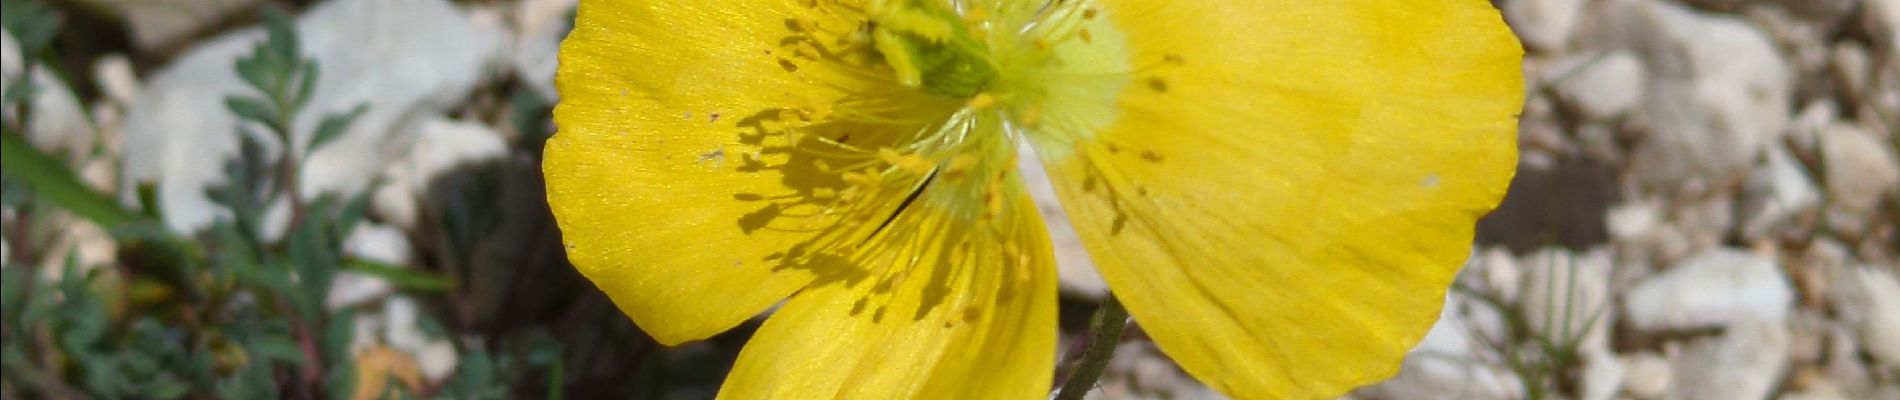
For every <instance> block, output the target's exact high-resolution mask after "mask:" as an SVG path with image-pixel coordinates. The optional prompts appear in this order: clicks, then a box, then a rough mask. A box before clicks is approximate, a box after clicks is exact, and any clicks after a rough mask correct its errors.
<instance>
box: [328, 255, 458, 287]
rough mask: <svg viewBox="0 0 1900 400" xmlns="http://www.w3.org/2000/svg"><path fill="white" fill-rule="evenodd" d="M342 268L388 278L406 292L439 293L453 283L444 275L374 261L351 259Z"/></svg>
mask: <svg viewBox="0 0 1900 400" xmlns="http://www.w3.org/2000/svg"><path fill="white" fill-rule="evenodd" d="M343 269H346V270H350V271H356V272H361V273H365V274H370V275H375V276H376V277H379V278H383V279H385V280H388V281H389V283H391V284H395V285H396V287H397V288H400V289H402V290H403V291H408V292H418V293H441V292H444V291H447V290H448V289H449V287H450V286H453V285H454V281H451V280H449V278H448V277H446V276H442V275H438V274H432V273H429V272H425V271H417V270H413V269H407V268H399V267H395V266H391V265H388V264H383V263H378V262H374V261H366V260H358V259H351V260H349V261H346V262H344V263H343Z"/></svg>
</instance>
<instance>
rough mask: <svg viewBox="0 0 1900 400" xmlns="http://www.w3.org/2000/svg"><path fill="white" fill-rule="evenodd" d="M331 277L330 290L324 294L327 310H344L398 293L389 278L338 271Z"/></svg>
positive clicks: (324, 306) (324, 305)
mask: <svg viewBox="0 0 1900 400" xmlns="http://www.w3.org/2000/svg"><path fill="white" fill-rule="evenodd" d="M330 279H331V280H330V292H329V293H325V294H324V296H323V308H324V309H326V310H331V311H336V310H342V309H344V308H349V307H351V306H355V305H359V304H363V303H366V302H369V301H371V300H376V299H380V298H383V297H387V296H389V295H390V294H394V293H396V286H395V285H393V284H390V283H389V280H387V279H383V278H382V277H378V276H375V275H370V274H365V273H361V272H356V271H338V272H337V273H336V275H334V276H332V277H331V278H330Z"/></svg>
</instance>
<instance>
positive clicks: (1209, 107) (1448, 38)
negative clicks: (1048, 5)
mask: <svg viewBox="0 0 1900 400" xmlns="http://www.w3.org/2000/svg"><path fill="white" fill-rule="evenodd" d="M1100 5H1101V8H1102V11H1103V14H1105V15H1106V16H1107V17H1108V18H1110V21H1111V24H1112V25H1113V26H1115V27H1116V28H1117V29H1119V30H1120V33H1121V34H1122V35H1123V37H1125V42H1126V43H1125V45H1126V47H1127V51H1128V54H1129V57H1130V64H1131V65H1136V66H1141V67H1139V69H1137V70H1136V71H1134V72H1133V73H1132V74H1131V75H1130V76H1129V77H1128V79H1129V82H1130V84H1127V85H1126V86H1125V88H1124V89H1122V91H1121V94H1120V95H1119V96H1118V97H1117V98H1116V99H1115V106H1114V109H1115V110H1116V111H1115V113H1116V115H1113V116H1112V117H1113V118H1112V121H1113V122H1110V123H1108V124H1107V125H1106V126H1093V127H1090V126H1074V125H1060V124H1046V126H1044V127H1043V128H1041V129H1043V131H1041V132H1038V133H1036V134H1033V135H1032V136H1031V137H1032V138H1035V139H1037V140H1036V141H1037V145H1038V149H1039V150H1041V152H1042V154H1043V158H1044V162H1045V163H1046V164H1047V165H1048V166H1049V169H1050V171H1051V174H1052V176H1053V177H1054V178H1055V180H1056V181H1057V182H1056V185H1057V186H1058V188H1057V189H1058V192H1059V193H1060V196H1061V199H1062V201H1063V204H1064V206H1065V207H1067V208H1068V209H1069V211H1070V212H1071V214H1072V215H1073V216H1074V217H1073V219H1074V221H1075V223H1076V224H1077V227H1076V228H1077V230H1078V231H1079V233H1080V234H1081V236H1082V239H1083V241H1084V242H1085V243H1086V245H1087V246H1088V248H1089V250H1090V251H1091V253H1093V254H1094V259H1095V260H1096V262H1097V264H1098V267H1099V268H1100V269H1101V272H1102V274H1103V277H1104V278H1106V280H1107V281H1108V283H1109V285H1110V287H1111V288H1113V290H1114V292H1115V293H1116V295H1117V297H1119V298H1121V299H1123V301H1124V302H1125V303H1126V304H1127V307H1128V308H1129V311H1130V312H1131V313H1132V314H1133V315H1134V317H1135V319H1136V320H1137V321H1139V322H1140V323H1141V324H1142V326H1143V327H1144V329H1145V330H1146V331H1147V332H1149V334H1150V335H1151V336H1152V337H1153V338H1154V340H1155V341H1156V342H1157V343H1158V344H1159V345H1160V347H1161V349H1162V350H1163V351H1165V352H1166V353H1167V354H1168V355H1169V356H1171V357H1173V358H1174V359H1175V360H1176V361H1177V362H1179V363H1180V364H1181V365H1182V366H1183V367H1184V368H1185V369H1186V370H1187V371H1188V372H1189V373H1191V374H1192V375H1194V376H1195V377H1197V378H1199V379H1201V380H1202V381H1204V382H1206V383H1207V384H1209V385H1211V386H1213V387H1215V388H1217V389H1218V390H1220V391H1221V392H1224V393H1227V394H1229V395H1232V396H1235V397H1240V398H1322V397H1328V396H1336V395H1339V394H1341V393H1343V392H1345V391H1347V390H1349V389H1351V388H1353V387H1355V386H1358V385H1362V384H1366V383H1370V382H1372V381H1374V380H1377V379H1380V378H1382V377H1386V376H1389V375H1390V374H1392V373H1394V372H1395V371H1396V370H1397V368H1398V366H1399V362H1400V359H1401V357H1402V356H1403V355H1404V354H1405V352H1406V351H1407V350H1408V349H1409V348H1410V347H1411V346H1413V345H1414V344H1415V343H1416V342H1417V340H1418V339H1419V338H1420V337H1422V336H1423V335H1424V333H1425V331H1426V329H1427V328H1428V327H1430V325H1431V324H1432V322H1433V320H1434V318H1435V317H1436V315H1437V313H1438V310H1439V305H1440V303H1441V301H1442V298H1443V295H1444V292H1445V290H1446V288H1447V286H1448V285H1449V283H1450V280H1451V278H1452V276H1453V274H1454V273H1455V272H1456V271H1457V269H1458V267H1459V265H1460V264H1461V263H1462V261H1463V260H1464V259H1465V257H1466V253H1467V250H1468V246H1469V242H1470V240H1471V238H1472V229H1473V225H1474V221H1475V220H1476V219H1477V218H1478V217H1479V216H1481V215H1482V214H1484V213H1485V212H1486V211H1487V210H1490V209H1491V208H1492V207H1494V206H1495V205H1496V203H1497V202H1498V200H1499V199H1500V198H1501V197H1502V196H1503V194H1504V191H1505V187H1506V186H1507V185H1508V182H1509V180H1510V177H1511V174H1512V171H1513V168H1514V167H1515V165H1516V156H1515V126H1516V123H1515V114H1516V113H1517V111H1518V109H1519V107H1520V106H1521V103H1522V100H1523V97H1522V96H1523V94H1522V91H1523V84H1522V81H1521V80H1522V78H1521V76H1520V71H1519V62H1520V58H1521V57H1522V54H1521V50H1520V47H1519V45H1518V43H1517V42H1516V40H1515V39H1514V38H1513V37H1512V36H1511V33H1510V31H1508V30H1507V29H1506V27H1505V25H1504V24H1503V21H1502V20H1501V19H1500V17H1499V15H1498V13H1497V11H1495V10H1494V9H1493V8H1492V7H1491V6H1490V4H1489V3H1488V2H1485V1H1482V0H1416V1H1412V0H1332V1H1306V0H1254V1H1213V0H1193V1H1170V2H1156V1H1148V0H1103V1H1101V2H1100ZM1082 117H1084V116H1078V117H1072V118H1067V119H1064V120H1071V121H1073V120H1085V119H1087V118H1082Z"/></svg>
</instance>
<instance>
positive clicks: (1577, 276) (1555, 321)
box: [1518, 247, 1615, 353]
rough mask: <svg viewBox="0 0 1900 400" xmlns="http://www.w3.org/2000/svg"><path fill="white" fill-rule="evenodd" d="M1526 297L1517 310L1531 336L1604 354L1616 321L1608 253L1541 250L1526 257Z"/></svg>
mask: <svg viewBox="0 0 1900 400" xmlns="http://www.w3.org/2000/svg"><path fill="white" fill-rule="evenodd" d="M1523 263H1524V265H1525V268H1524V271H1525V274H1524V283H1523V287H1524V295H1523V297H1521V298H1520V299H1519V302H1518V304H1519V307H1520V308H1521V309H1522V310H1523V311H1524V319H1525V323H1526V324H1527V325H1529V326H1530V328H1531V331H1532V332H1531V333H1533V334H1536V335H1538V336H1539V337H1542V338H1545V339H1548V340H1550V341H1551V342H1552V343H1572V342H1574V343H1577V344H1578V351H1580V352H1585V353H1588V352H1608V351H1609V327H1610V325H1611V324H1610V322H1611V321H1614V320H1615V319H1614V318H1615V316H1614V315H1613V314H1614V310H1613V309H1612V305H1611V302H1610V288H1609V279H1610V263H1611V261H1610V250H1609V248H1608V247H1598V248H1595V249H1592V250H1590V251H1589V252H1586V253H1583V254H1577V253H1571V252H1569V251H1566V250H1562V249H1544V250H1541V251H1538V252H1537V253H1534V254H1531V255H1528V256H1525V257H1524V260H1523Z"/></svg>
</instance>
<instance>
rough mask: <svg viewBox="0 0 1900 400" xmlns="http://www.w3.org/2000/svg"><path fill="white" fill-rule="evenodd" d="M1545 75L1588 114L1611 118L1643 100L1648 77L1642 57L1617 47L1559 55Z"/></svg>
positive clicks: (1545, 77) (1555, 87)
mask: <svg viewBox="0 0 1900 400" xmlns="http://www.w3.org/2000/svg"><path fill="white" fill-rule="evenodd" d="M1543 79H1544V80H1545V82H1546V83H1547V84H1549V85H1552V86H1553V89H1555V90H1556V92H1557V95H1558V97H1560V98H1562V99H1563V100H1564V102H1566V103H1569V104H1570V105H1572V106H1573V107H1576V108H1577V109H1578V110H1579V111H1582V112H1583V115H1584V116H1585V117H1588V118H1592V119H1597V120H1609V119H1612V118H1615V117H1618V116H1621V115H1622V114H1623V113H1625V112H1628V111H1629V110H1630V109H1632V108H1634V107H1635V106H1636V104H1637V103H1639V102H1641V101H1642V99H1643V84H1644V80H1645V77H1644V70H1643V62H1642V60H1640V59H1638V58H1636V56H1635V55H1634V54H1631V53H1630V52H1626V51H1613V52H1609V53H1602V54H1587V55H1576V56H1569V57H1565V58H1562V59H1559V60H1558V61H1556V62H1555V63H1553V64H1552V65H1551V66H1548V67H1546V68H1545V69H1544V77H1543Z"/></svg>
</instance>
